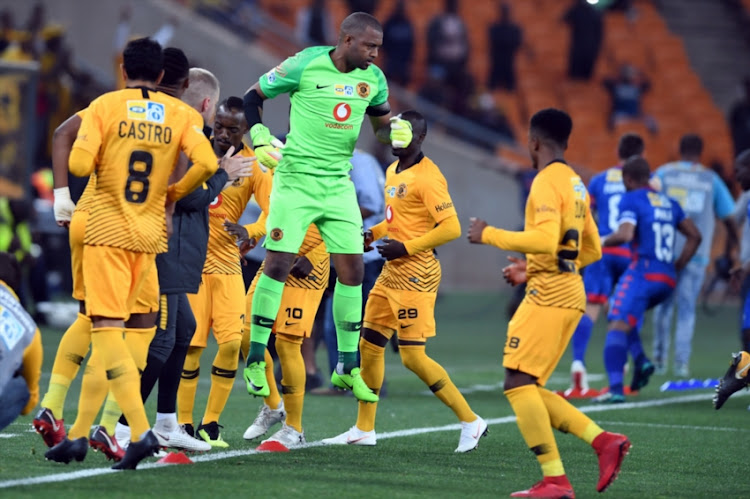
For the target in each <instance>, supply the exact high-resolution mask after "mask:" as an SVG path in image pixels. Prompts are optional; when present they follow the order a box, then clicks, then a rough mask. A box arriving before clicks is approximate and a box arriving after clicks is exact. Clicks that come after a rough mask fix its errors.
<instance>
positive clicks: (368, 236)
mask: <svg viewBox="0 0 750 499" xmlns="http://www.w3.org/2000/svg"><path fill="white" fill-rule="evenodd" d="M364 239H365V241H364V245H365V248H364V249H365V252H367V251H372V250H374V249H375V248H373V246H372V243H374V242H375V238H374V237H373V235H372V231H371V230H369V229H368V230H366V231H365V233H364Z"/></svg>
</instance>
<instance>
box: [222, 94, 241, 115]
mask: <svg viewBox="0 0 750 499" xmlns="http://www.w3.org/2000/svg"><path fill="white" fill-rule="evenodd" d="M244 106H245V103H244V101H243V100H242V98H240V97H237V96H234V95H232V96H230V97H227V98H226V99H224V100H223V101H221V102H219V107H223V108H224V109H226V110H227V111H233V112H241V113H244V110H245V107H244Z"/></svg>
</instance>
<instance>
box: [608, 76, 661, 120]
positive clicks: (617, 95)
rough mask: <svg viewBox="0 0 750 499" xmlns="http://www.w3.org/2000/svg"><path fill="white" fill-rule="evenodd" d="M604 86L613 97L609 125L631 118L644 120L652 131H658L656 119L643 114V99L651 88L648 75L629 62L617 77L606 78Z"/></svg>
mask: <svg viewBox="0 0 750 499" xmlns="http://www.w3.org/2000/svg"><path fill="white" fill-rule="evenodd" d="M604 87H605V88H606V89H607V90H608V91H609V94H610V96H611V97H612V110H611V112H610V115H609V126H610V128H614V127H615V126H616V125H617V124H619V123H622V122H624V121H629V120H637V121H643V123H644V124H645V125H646V127H647V128H648V129H649V131H650V132H651V133H656V121H655V120H654V119H653V117H651V116H648V115H645V114H643V110H642V109H641V99H642V98H643V94H645V93H646V92H648V91H649V89H650V88H651V82H649V80H648V78H647V77H646V75H644V74H643V73H641V72H639V71H638V70H637V69H636V68H635V67H633V66H631V65H629V64H623V65H622V67H621V68H620V75H619V76H618V77H617V78H607V79H605V80H604Z"/></svg>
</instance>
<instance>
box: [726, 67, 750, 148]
mask: <svg viewBox="0 0 750 499" xmlns="http://www.w3.org/2000/svg"><path fill="white" fill-rule="evenodd" d="M729 127H730V129H731V130H732V142H733V143H734V155H735V156H739V154H740V153H741V152H742V151H745V150H747V149H750V77H746V78H745V80H744V81H743V82H742V98H741V99H740V100H738V101H737V102H735V103H734V105H733V106H732V110H731V111H729Z"/></svg>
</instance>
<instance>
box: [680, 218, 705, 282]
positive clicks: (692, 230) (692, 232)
mask: <svg viewBox="0 0 750 499" xmlns="http://www.w3.org/2000/svg"><path fill="white" fill-rule="evenodd" d="M677 230H679V231H680V233H681V234H682V235H683V236H685V246H683V247H682V253H680V257H679V258H678V259H677V260H676V261H675V262H674V268H675V270H676V271H677V272H679V271H681V270H682V269H684V268H685V266H686V265H687V264H688V262H689V261H690V259H691V258H693V255H695V252H696V251H698V246H700V245H701V241H702V240H703V236H702V235H701V233H700V231H699V230H698V227H696V226H695V223H693V221H692V220H690V219H689V218H687V217H686V218H684V219H683V220H682V221H681V222H680V223H679V224H677Z"/></svg>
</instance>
